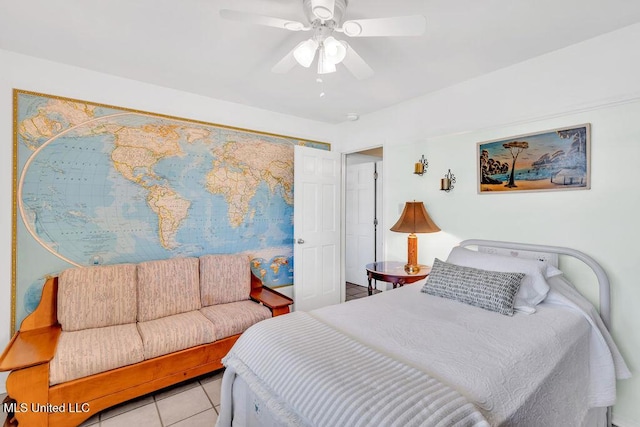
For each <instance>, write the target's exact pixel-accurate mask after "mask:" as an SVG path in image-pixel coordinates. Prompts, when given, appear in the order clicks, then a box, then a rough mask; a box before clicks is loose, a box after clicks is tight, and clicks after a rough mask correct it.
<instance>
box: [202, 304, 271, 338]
mask: <svg viewBox="0 0 640 427" xmlns="http://www.w3.org/2000/svg"><path fill="white" fill-rule="evenodd" d="M200 312H201V313H202V314H204V315H205V317H206V318H207V319H209V320H210V321H211V323H213V327H214V329H215V331H216V338H217V339H222V338H226V337H230V336H231V335H236V334H240V333H242V332H244V331H245V330H246V329H247V328H248V327H249V326H251V325H253V324H254V323H258V322H259V321H261V320H264V319H268V318H269V317H271V311H270V310H269V309H268V308H267V307H265V306H263V305H260V304H258V303H255V302H253V301H237V302H231V303H228V304H217V305H211V306H208V307H202V308H201V309H200Z"/></svg>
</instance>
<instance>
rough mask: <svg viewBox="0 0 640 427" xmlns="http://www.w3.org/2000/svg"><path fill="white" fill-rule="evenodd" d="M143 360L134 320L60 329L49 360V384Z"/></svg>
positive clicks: (140, 341)
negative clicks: (78, 329) (96, 326)
mask: <svg viewBox="0 0 640 427" xmlns="http://www.w3.org/2000/svg"><path fill="white" fill-rule="evenodd" d="M142 360H144V359H143V351H142V340H141V339H140V334H138V329H137V328H136V324H135V323H130V324H127V325H116V326H108V327H105V328H91V329H84V330H81V331H73V332H65V331H63V332H62V333H61V334H60V338H59V340H58V346H57V347H56V353H55V355H54V357H53V359H52V360H51V362H50V368H49V384H50V385H55V384H60V383H63V382H66V381H71V380H74V379H76V378H82V377H86V376H88V375H93V374H97V373H99V372H104V371H108V370H110V369H115V368H120V367H122V366H126V365H132V364H134V363H138V362H141V361H142Z"/></svg>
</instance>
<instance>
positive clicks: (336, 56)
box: [322, 37, 347, 65]
mask: <svg viewBox="0 0 640 427" xmlns="http://www.w3.org/2000/svg"><path fill="white" fill-rule="evenodd" d="M322 44H323V47H324V49H323V54H324V60H325V61H326V62H331V63H332V64H334V65H335V64H339V63H341V62H342V61H343V60H344V57H345V56H347V48H346V47H345V45H344V44H342V43H341V42H339V41H338V40H336V39H335V38H333V37H327V38H326V39H325V40H324V42H322Z"/></svg>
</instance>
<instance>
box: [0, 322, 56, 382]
mask: <svg viewBox="0 0 640 427" xmlns="http://www.w3.org/2000/svg"><path fill="white" fill-rule="evenodd" d="M59 337H60V325H54V326H47V327H44V328H39V329H32V330H29V331H19V332H16V333H15V335H14V336H13V338H11V341H9V344H8V345H7V348H5V350H4V352H2V355H1V356H0V371H15V370H17V369H23V368H28V367H30V366H35V365H40V364H43V363H48V362H49V361H51V359H53V355H54V354H55V351H56V346H57V345H58V338H59Z"/></svg>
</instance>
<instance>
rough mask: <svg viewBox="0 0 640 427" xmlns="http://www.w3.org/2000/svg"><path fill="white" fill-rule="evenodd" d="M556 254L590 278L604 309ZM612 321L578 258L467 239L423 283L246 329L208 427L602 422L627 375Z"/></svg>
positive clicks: (603, 291)
mask: <svg viewBox="0 0 640 427" xmlns="http://www.w3.org/2000/svg"><path fill="white" fill-rule="evenodd" d="M472 247H473V248H477V250H473V251H472V250H469V248H472ZM559 255H561V256H569V257H573V258H577V259H578V260H580V261H582V262H583V263H585V264H586V265H587V266H588V267H589V268H591V269H592V270H593V272H594V273H595V275H596V277H597V279H598V284H599V287H600V290H599V292H600V293H599V295H600V303H599V306H600V307H599V308H600V310H599V313H598V311H596V310H595V308H594V307H593V306H592V305H591V304H590V303H589V302H588V301H587V300H586V299H585V298H583V297H582V296H581V295H580V294H579V293H578V291H577V290H576V288H575V287H574V286H573V285H572V284H571V283H570V282H569V281H568V280H567V278H566V277H564V275H563V274H562V272H561V271H560V270H558V268H557V266H558V256H559ZM609 324H610V303H609V283H608V279H607V276H606V274H605V272H604V271H603V270H602V268H601V267H600V266H599V265H598V264H597V263H596V262H595V261H594V260H593V259H592V258H590V257H588V256H587V255H585V254H583V253H581V252H579V251H575V250H573V249H569V248H561V247H550V246H542V245H529V244H518V243H509V242H494V241H484V240H467V241H464V242H462V243H460V246H459V247H457V248H454V249H453V250H452V252H451V254H450V255H449V258H448V259H447V260H446V262H443V261H440V260H436V261H435V262H434V266H433V269H432V272H431V274H430V276H429V278H428V279H427V283H426V285H423V284H422V283H416V284H412V285H406V286H404V287H401V288H398V289H395V290H393V291H389V292H383V293H380V294H377V295H374V296H371V297H367V298H363V299H360V300H355V301H351V302H348V303H345V304H338V305H334V306H329V307H324V308H321V309H317V310H313V311H310V312H294V313H292V314H289V315H287V316H280V317H279V318H274V319H270V320H267V321H264V322H261V323H259V324H257V325H254V326H253V327H252V328H250V329H249V330H247V331H246V332H245V333H244V334H243V335H242V337H241V338H240V339H239V340H238V342H237V343H236V345H235V346H234V348H233V349H232V350H231V351H230V352H229V354H228V355H227V357H226V358H225V359H224V361H223V362H224V364H225V366H226V370H225V373H224V376H223V380H222V390H221V408H220V414H219V417H218V422H217V426H218V427H226V426H232V425H234V426H247V427H249V426H285V425H291V426H410V425H416V426H478V427H483V426H519V427H521V426H525V427H526V426H541V425H563V426H589V427H590V426H604V425H608V424H609V425H610V418H611V417H610V409H608V408H610V407H611V406H612V405H613V404H614V402H615V398H616V380H617V379H624V378H628V377H629V376H630V372H629V370H628V368H627V367H626V365H625V362H624V360H623V359H622V357H621V355H620V353H619V352H618V349H617V347H616V345H615V343H614V342H613V340H612V339H611V336H610V335H609V333H608V331H607V326H608V325H609Z"/></svg>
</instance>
